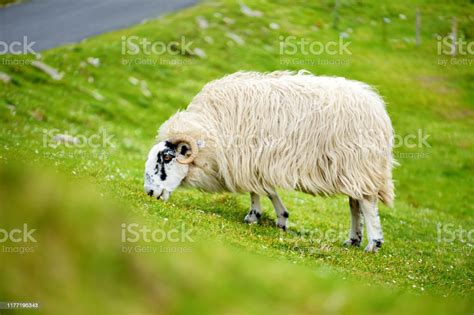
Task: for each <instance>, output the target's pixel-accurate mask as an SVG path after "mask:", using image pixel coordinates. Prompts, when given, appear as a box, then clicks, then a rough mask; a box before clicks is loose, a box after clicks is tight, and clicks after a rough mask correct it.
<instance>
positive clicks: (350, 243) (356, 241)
mask: <svg viewBox="0 0 474 315" xmlns="http://www.w3.org/2000/svg"><path fill="white" fill-rule="evenodd" d="M360 243H361V240H360V239H357V238H350V239H348V240H347V241H345V242H344V243H343V244H342V246H345V247H352V246H353V247H360Z"/></svg>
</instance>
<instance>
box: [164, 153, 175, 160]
mask: <svg viewBox="0 0 474 315" xmlns="http://www.w3.org/2000/svg"><path fill="white" fill-rule="evenodd" d="M172 159H173V156H172V155H171V154H165V155H164V156H163V160H165V162H169V161H171V160H172Z"/></svg>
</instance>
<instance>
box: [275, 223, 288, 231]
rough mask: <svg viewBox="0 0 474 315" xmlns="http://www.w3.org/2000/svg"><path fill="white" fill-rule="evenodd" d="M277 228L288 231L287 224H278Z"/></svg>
mask: <svg viewBox="0 0 474 315" xmlns="http://www.w3.org/2000/svg"><path fill="white" fill-rule="evenodd" d="M276 226H277V228H279V229H282V230H283V231H286V224H285V223H280V222H277V223H276Z"/></svg>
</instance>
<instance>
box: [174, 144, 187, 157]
mask: <svg viewBox="0 0 474 315" xmlns="http://www.w3.org/2000/svg"><path fill="white" fill-rule="evenodd" d="M176 153H178V154H180V155H184V156H186V155H187V154H189V153H191V148H190V147H189V145H188V144H186V143H184V142H183V143H180V144H179V145H178V147H177V148H176Z"/></svg>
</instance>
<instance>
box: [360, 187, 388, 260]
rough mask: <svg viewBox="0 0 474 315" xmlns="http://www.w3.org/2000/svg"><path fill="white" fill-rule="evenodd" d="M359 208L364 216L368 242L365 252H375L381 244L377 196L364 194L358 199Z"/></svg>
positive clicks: (381, 235)
mask: <svg viewBox="0 0 474 315" xmlns="http://www.w3.org/2000/svg"><path fill="white" fill-rule="evenodd" d="M359 204H360V209H361V211H362V214H363V215H364V218H365V225H366V229H367V238H368V240H369V243H368V244H367V247H366V248H365V251H366V252H373V253H376V252H377V251H378V250H379V249H380V248H381V247H382V244H383V234H382V226H381V224H380V217H379V210H378V208H377V196H364V199H362V200H360V201H359Z"/></svg>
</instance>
